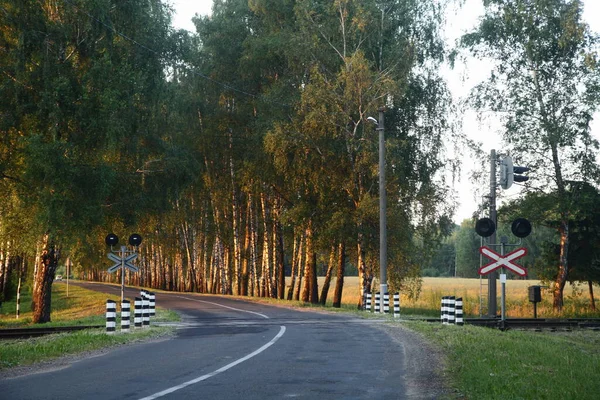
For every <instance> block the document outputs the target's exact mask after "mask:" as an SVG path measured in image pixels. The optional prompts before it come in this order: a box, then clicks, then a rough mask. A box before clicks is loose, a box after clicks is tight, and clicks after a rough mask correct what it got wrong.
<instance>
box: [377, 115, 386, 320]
mask: <svg viewBox="0 0 600 400" xmlns="http://www.w3.org/2000/svg"><path fill="white" fill-rule="evenodd" d="M377 130H378V131H379V272H380V284H381V286H380V291H381V298H380V301H381V307H379V309H380V312H382V313H384V309H383V299H384V297H385V294H386V293H387V292H388V289H387V217H386V208H387V199H386V191H385V136H384V120H383V108H380V109H379V120H378V123H377Z"/></svg>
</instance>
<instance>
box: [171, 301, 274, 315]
mask: <svg viewBox="0 0 600 400" xmlns="http://www.w3.org/2000/svg"><path fill="white" fill-rule="evenodd" d="M175 297H179V298H181V299H185V300H190V301H197V302H199V303H207V304H212V305H215V306H219V307H223V308H228V309H230V310H234V311H241V312H245V313H250V314H256V315H260V316H261V317H263V318H266V319H269V317H267V316H266V315H265V314H261V313H259V312H255V311H248V310H242V309H240V308H234V307H229V306H224V305H223V304H219V303H213V302H212V301H206V300H198V299H191V298H189V297H184V296H175Z"/></svg>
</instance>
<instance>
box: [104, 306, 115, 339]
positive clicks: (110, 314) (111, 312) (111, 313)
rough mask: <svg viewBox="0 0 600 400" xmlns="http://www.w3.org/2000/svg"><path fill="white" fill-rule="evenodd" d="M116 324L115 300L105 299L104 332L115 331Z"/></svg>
mask: <svg viewBox="0 0 600 400" xmlns="http://www.w3.org/2000/svg"><path fill="white" fill-rule="evenodd" d="M116 326H117V302H116V301H113V300H106V333H115V328H116Z"/></svg>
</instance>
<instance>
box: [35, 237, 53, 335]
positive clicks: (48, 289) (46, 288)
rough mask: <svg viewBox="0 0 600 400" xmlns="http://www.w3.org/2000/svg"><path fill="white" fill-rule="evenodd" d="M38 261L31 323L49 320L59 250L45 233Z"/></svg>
mask: <svg viewBox="0 0 600 400" xmlns="http://www.w3.org/2000/svg"><path fill="white" fill-rule="evenodd" d="M42 242H43V245H42V253H41V257H40V263H39V265H38V266H37V271H36V274H35V276H34V282H35V290H34V292H33V299H32V300H33V303H34V305H35V307H34V310H33V323H35V324H41V323H46V322H50V311H51V302H52V283H53V281H54V275H55V273H56V268H57V267H58V261H59V259H60V250H59V249H58V247H57V246H56V245H55V244H54V243H53V242H52V241H51V239H50V238H49V235H48V234H46V235H45V236H44V239H43V241H42Z"/></svg>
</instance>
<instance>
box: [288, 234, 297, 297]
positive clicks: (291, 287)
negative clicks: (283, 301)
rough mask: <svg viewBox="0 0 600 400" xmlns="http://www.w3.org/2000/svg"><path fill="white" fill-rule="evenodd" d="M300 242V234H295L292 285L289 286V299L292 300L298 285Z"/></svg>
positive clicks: (291, 274)
mask: <svg viewBox="0 0 600 400" xmlns="http://www.w3.org/2000/svg"><path fill="white" fill-rule="evenodd" d="M298 242H299V236H298V235H294V247H293V249H292V270H291V272H290V286H289V287H288V293H287V299H288V300H292V299H293V297H294V286H295V285H296V273H297V272H296V271H297V269H296V259H297V258H298Z"/></svg>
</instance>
